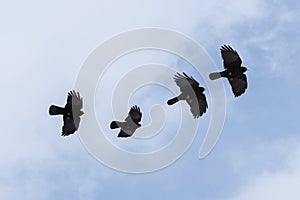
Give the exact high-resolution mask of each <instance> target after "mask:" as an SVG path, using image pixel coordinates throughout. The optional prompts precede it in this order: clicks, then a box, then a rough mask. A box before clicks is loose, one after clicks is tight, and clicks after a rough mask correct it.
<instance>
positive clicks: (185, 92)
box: [167, 72, 208, 118]
mask: <svg viewBox="0 0 300 200" xmlns="http://www.w3.org/2000/svg"><path fill="white" fill-rule="evenodd" d="M174 80H175V83H176V84H177V86H178V87H179V88H180V91H181V94H180V95H179V96H177V97H174V98H172V99H170V100H168V101H167V104H168V105H173V104H174V103H176V102H178V101H180V100H185V101H186V102H187V103H188V104H189V106H190V110H191V112H192V114H193V116H194V118H198V117H200V116H202V115H203V114H204V113H205V112H206V109H207V108H208V105H207V101H206V97H205V94H203V92H204V90H205V89H204V88H203V87H199V83H198V82H197V81H196V80H195V79H194V78H193V77H192V76H190V77H189V76H188V75H186V74H185V73H184V72H183V75H182V74H180V73H177V74H176V75H175V76H174Z"/></svg>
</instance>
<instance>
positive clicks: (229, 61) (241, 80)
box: [209, 45, 248, 97]
mask: <svg viewBox="0 0 300 200" xmlns="http://www.w3.org/2000/svg"><path fill="white" fill-rule="evenodd" d="M220 50H221V55H222V58H223V65H224V68H225V70H224V71H222V72H214V73H211V74H209V78H210V79H211V80H215V79H218V78H221V77H225V78H227V79H228V81H229V84H230V85H231V88H232V92H233V94H234V96H235V97H238V96H240V95H242V94H243V93H244V92H245V91H246V89H247V87H248V86H247V85H248V84H247V77H246V75H245V74H244V72H246V71H247V68H246V67H244V66H241V64H242V59H241V58H240V56H239V54H238V53H237V52H236V51H235V50H233V49H232V48H231V47H230V46H229V45H223V46H222V47H221V49H220Z"/></svg>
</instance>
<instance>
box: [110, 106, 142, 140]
mask: <svg viewBox="0 0 300 200" xmlns="http://www.w3.org/2000/svg"><path fill="white" fill-rule="evenodd" d="M141 119H142V112H141V111H140V108H139V107H138V106H136V105H135V106H132V107H131V108H130V111H129V113H128V116H127V117H126V119H125V122H119V121H112V122H111V123H110V128H111V129H116V128H121V130H120V132H119V134H118V137H131V136H132V135H133V133H134V132H135V130H136V129H138V128H140V127H141V124H140V123H139V122H140V121H141Z"/></svg>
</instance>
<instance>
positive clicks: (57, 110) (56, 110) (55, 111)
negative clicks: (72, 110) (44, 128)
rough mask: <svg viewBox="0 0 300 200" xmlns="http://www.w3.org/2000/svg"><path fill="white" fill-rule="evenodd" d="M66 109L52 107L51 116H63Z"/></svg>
mask: <svg viewBox="0 0 300 200" xmlns="http://www.w3.org/2000/svg"><path fill="white" fill-rule="evenodd" d="M64 111H65V109H64V108H62V107H59V106H55V105H52V106H50V108H49V114H50V115H63V114H64Z"/></svg>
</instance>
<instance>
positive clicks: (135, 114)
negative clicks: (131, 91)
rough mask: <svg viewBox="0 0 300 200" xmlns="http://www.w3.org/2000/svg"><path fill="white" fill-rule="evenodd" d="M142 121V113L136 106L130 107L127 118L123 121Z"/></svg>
mask: <svg viewBox="0 0 300 200" xmlns="http://www.w3.org/2000/svg"><path fill="white" fill-rule="evenodd" d="M141 119H142V112H141V110H140V108H139V107H138V106H136V105H135V106H132V107H131V108H130V111H129V113H128V116H127V117H126V119H125V121H126V122H130V121H131V120H132V121H134V122H135V123H139V122H140V121H141Z"/></svg>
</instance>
